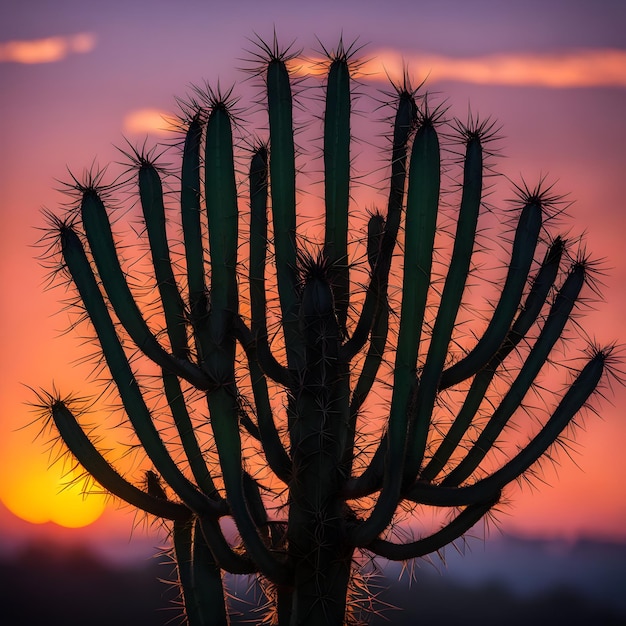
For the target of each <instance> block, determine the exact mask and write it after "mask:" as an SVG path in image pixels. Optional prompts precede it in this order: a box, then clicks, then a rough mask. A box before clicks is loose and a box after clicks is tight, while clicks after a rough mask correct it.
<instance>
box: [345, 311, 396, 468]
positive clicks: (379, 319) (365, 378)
mask: <svg viewBox="0 0 626 626" xmlns="http://www.w3.org/2000/svg"><path fill="white" fill-rule="evenodd" d="M388 330H389V307H388V305H387V302H386V300H385V302H384V306H382V307H381V308H380V309H379V311H378V313H377V315H376V319H375V320H374V327H373V328H372V336H371V339H370V345H369V348H368V351H367V355H366V356H365V361H364V362H363V367H362V369H361V372H360V374H359V378H358V379H357V382H356V384H355V386H354V392H353V393H352V397H351V400H350V421H349V432H348V441H347V445H346V448H345V455H344V459H345V461H344V463H345V467H346V476H350V474H351V471H352V461H353V453H354V441H355V436H356V422H357V417H358V414H359V410H360V408H361V406H362V405H363V402H365V399H366V398H367V396H368V394H369V392H370V390H371V389H372V386H373V384H374V382H375V380H376V376H377V374H378V369H379V367H380V364H381V362H382V359H383V356H384V353H385V345H386V343H387V334H388Z"/></svg>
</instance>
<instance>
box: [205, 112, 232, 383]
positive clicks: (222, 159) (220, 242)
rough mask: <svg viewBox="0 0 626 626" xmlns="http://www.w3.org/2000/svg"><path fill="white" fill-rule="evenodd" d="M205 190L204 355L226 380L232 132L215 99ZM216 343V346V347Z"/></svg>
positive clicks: (229, 344) (228, 366)
mask: <svg viewBox="0 0 626 626" xmlns="http://www.w3.org/2000/svg"><path fill="white" fill-rule="evenodd" d="M204 166H205V195H206V207H207V216H208V223H209V248H210V253H211V255H210V256H211V306H210V313H209V327H210V346H208V347H209V348H210V349H208V350H207V351H206V352H205V354H204V355H203V358H204V360H205V363H206V365H205V368H208V369H209V371H211V372H212V373H213V374H214V375H216V376H217V378H218V380H221V382H230V380H229V377H230V375H231V372H232V368H233V362H234V359H235V341H234V339H233V338H232V337H230V336H229V330H230V327H231V324H232V317H233V316H234V315H236V314H237V308H238V297H237V275H236V271H237V245H238V221H239V219H238V218H239V215H238V210H237V188H236V184H235V167H234V161H233V136H232V129H231V119H230V114H229V113H228V111H227V109H226V105H225V104H223V103H221V102H216V103H215V104H214V106H213V108H212V110H211V113H210V115H209V120H208V122H207V131H206V145H205V160H204ZM216 348H218V349H216Z"/></svg>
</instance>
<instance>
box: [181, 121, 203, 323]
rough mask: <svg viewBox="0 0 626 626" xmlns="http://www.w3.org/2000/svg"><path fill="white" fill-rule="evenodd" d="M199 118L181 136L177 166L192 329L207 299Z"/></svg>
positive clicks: (197, 321) (200, 317)
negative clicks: (179, 174) (181, 148)
mask: <svg viewBox="0 0 626 626" xmlns="http://www.w3.org/2000/svg"><path fill="white" fill-rule="evenodd" d="M202 128H203V122H202V115H201V112H200V111H199V112H197V113H196V114H195V115H194V116H193V118H192V119H191V121H190V122H189V126H188V128H187V132H186V133H185V143H184V146H183V160H182V167H181V189H180V211H181V223H182V229H183V240H184V244H185V261H186V265H187V285H188V291H189V294H188V297H189V310H190V314H191V320H192V322H193V324H194V326H199V325H200V323H201V321H202V320H203V319H204V318H205V317H206V313H207V299H206V283H205V272H206V271H205V267H204V246H203V241H202V227H201V221H200V216H201V208H200V197H201V194H200V154H201V147H200V146H201V142H202Z"/></svg>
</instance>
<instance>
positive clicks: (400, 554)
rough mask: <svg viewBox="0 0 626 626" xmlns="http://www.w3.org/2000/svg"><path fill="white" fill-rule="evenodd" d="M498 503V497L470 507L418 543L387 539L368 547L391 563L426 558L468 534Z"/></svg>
mask: <svg viewBox="0 0 626 626" xmlns="http://www.w3.org/2000/svg"><path fill="white" fill-rule="evenodd" d="M497 502H498V498H497V497H496V498H494V499H493V500H489V501H487V502H484V503H480V504H473V505H471V506H468V507H466V508H465V509H463V511H462V512H461V513H459V514H458V515H457V516H456V517H455V518H454V519H453V520H452V521H451V522H449V523H448V524H446V525H445V526H444V527H443V528H441V529H440V530H438V531H437V532H435V533H433V534H432V535H429V536H427V537H424V538H422V539H418V540H417V541H412V542H410V543H405V544H397V543H394V542H392V541H388V540H385V539H374V540H373V541H372V542H371V543H370V544H368V545H367V546H366V547H367V549H368V550H370V551H371V552H373V553H374V554H377V555H378V556H382V557H383V558H385V559H389V560H390V561H404V560H407V559H415V558H418V557H421V556H426V555H427V554H431V553H433V552H436V551H438V550H441V549H442V548H444V547H445V546H447V545H448V544H449V543H451V542H453V541H454V540H455V539H458V538H459V537H461V536H462V535H464V534H465V533H467V532H468V531H469V530H470V529H471V528H472V526H474V524H476V522H478V521H479V520H480V519H481V518H482V517H484V516H485V515H486V514H487V513H488V512H489V510H490V509H491V508H492V507H493V506H494V505H495V504H496V503H497Z"/></svg>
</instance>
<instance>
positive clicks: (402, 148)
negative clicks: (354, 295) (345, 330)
mask: <svg viewBox="0 0 626 626" xmlns="http://www.w3.org/2000/svg"><path fill="white" fill-rule="evenodd" d="M416 116H417V107H416V105H415V98H414V95H413V94H412V93H411V92H409V91H407V90H403V91H401V92H400V93H399V96H398V108H397V110H396V116H395V120H394V127H393V143H392V157H391V180H390V188H389V200H388V205H387V218H386V219H385V220H382V218H381V217H380V216H372V219H370V222H369V224H368V231H369V230H371V229H373V228H378V227H379V226H381V225H382V226H383V227H384V230H383V232H382V233H381V236H380V240H379V242H378V245H377V246H376V254H375V259H376V262H375V264H374V267H373V268H372V278H371V280H370V284H369V286H368V289H367V292H366V294H365V302H364V304H363V309H362V311H361V315H360V316H359V319H358V322H357V325H356V327H355V329H354V331H353V333H352V336H351V337H350V339H348V341H347V342H346V343H345V345H344V347H343V350H342V358H343V359H345V360H346V361H350V360H351V359H352V358H354V356H355V355H356V354H357V352H358V351H359V350H360V349H361V348H362V347H363V346H364V345H365V342H366V341H367V337H368V335H369V332H370V329H371V327H372V324H373V323H374V317H375V315H376V311H377V310H378V308H379V307H381V306H384V305H383V303H382V298H383V294H385V293H386V286H387V281H388V277H389V271H390V269H391V259H392V257H393V251H394V248H395V245H396V239H397V236H398V229H399V228H400V217H401V214H402V206H403V203H404V189H405V186H406V159H407V151H408V141H409V136H410V134H411V132H412V130H413V129H414V127H415V123H416ZM369 256H370V257H371V258H372V259H373V258H374V255H369Z"/></svg>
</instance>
